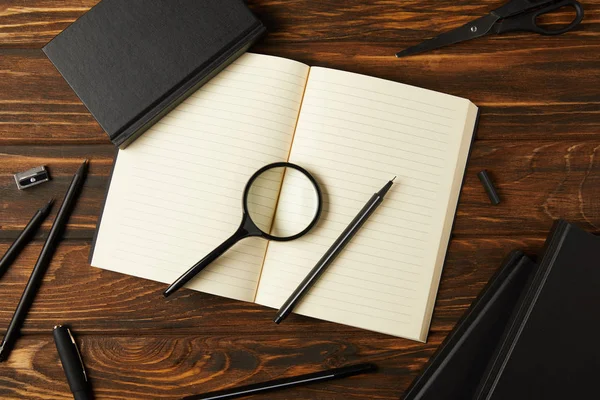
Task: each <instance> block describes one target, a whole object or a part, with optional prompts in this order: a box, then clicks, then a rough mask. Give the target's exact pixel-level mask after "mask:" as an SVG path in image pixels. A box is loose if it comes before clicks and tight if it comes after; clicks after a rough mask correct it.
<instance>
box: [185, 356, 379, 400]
mask: <svg viewBox="0 0 600 400" xmlns="http://www.w3.org/2000/svg"><path fill="white" fill-rule="evenodd" d="M376 370H377V366H376V365H375V364H357V365H350V366H348V367H342V368H336V369H331V370H329V371H321V372H315V373H312V374H306V375H300V376H294V377H291V378H282V379H276V380H274V381H269V382H261V383H255V384H253V385H248V386H241V387H238V388H233V389H227V390H220V391H217V392H211V393H206V394H200V395H196V396H188V397H184V398H183V400H229V399H235V398H237V397H242V396H250V395H253V394H258V393H264V392H271V391H274V390H281V389H287V388H291V387H294V386H300V385H306V384H309V383H317V382H324V381H330V380H332V379H341V378H346V377H349V376H354V375H359V374H365V373H367V372H374V371H376Z"/></svg>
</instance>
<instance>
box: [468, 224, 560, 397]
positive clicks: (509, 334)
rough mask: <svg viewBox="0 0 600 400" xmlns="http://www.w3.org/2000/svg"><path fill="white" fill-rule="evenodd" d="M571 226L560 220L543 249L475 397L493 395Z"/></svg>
mask: <svg viewBox="0 0 600 400" xmlns="http://www.w3.org/2000/svg"><path fill="white" fill-rule="evenodd" d="M569 228H570V225H569V224H568V223H567V222H565V221H562V220H560V221H557V222H556V223H555V224H554V226H553V228H552V231H551V236H550V240H548V241H547V242H546V244H545V246H544V250H543V252H542V254H543V259H542V261H541V262H540V265H539V267H538V269H537V271H536V272H535V273H534V274H532V277H531V279H530V282H529V283H528V284H527V285H526V288H527V289H526V290H525V291H524V292H523V294H522V296H521V298H520V299H519V301H518V302H517V306H516V307H515V310H514V312H513V316H512V317H511V319H510V321H509V323H508V324H507V326H506V329H505V331H504V334H503V335H502V338H501V340H500V344H499V345H498V348H497V349H496V352H495V354H494V356H493V357H492V358H491V359H490V363H489V365H488V367H487V370H486V372H485V373H484V375H483V378H482V380H481V383H480V385H479V388H478V389H477V391H476V394H475V397H474V400H490V399H491V398H492V396H493V394H494V390H495V387H496V385H497V384H498V381H499V380H500V377H501V376H502V373H503V371H504V368H505V366H506V362H507V360H508V359H509V358H510V356H511V354H512V351H513V349H514V344H515V343H516V341H517V340H518V339H519V336H520V334H521V332H522V328H523V326H524V325H525V324H526V323H527V320H528V318H529V315H530V314H531V311H532V310H533V307H534V306H535V303H536V302H537V299H538V297H539V294H540V292H541V291H542V289H543V287H544V284H545V282H546V279H547V278H548V275H549V274H550V272H551V271H552V267H553V266H554V261H555V259H556V257H557V254H558V250H559V249H560V247H561V246H562V243H563V242H564V240H565V238H566V236H567V234H568V232H569Z"/></svg>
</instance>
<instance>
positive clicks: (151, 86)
mask: <svg viewBox="0 0 600 400" xmlns="http://www.w3.org/2000/svg"><path fill="white" fill-rule="evenodd" d="M264 31H265V28H264V26H263V25H262V24H261V22H260V21H259V20H258V19H257V18H256V17H255V16H254V15H253V14H252V12H251V11H250V10H249V9H248V7H247V6H246V5H245V3H244V2H243V1H242V0H201V1H199V0H168V1H166V0H127V1H121V0H103V1H102V2H100V3H99V4H98V5H96V6H95V7H94V8H92V9H91V10H90V11H89V12H88V13H86V14H85V15H83V16H82V17H81V18H79V19H78V20H77V21H76V22H74V23H73V24H72V25H71V26H69V27H68V28H67V29H66V30H65V31H64V32H62V33H61V34H60V35H58V36H57V37H56V38H55V39H53V40H52V41H51V42H50V43H48V44H47V45H46V46H45V47H44V49H43V50H44V52H45V53H46V55H47V56H48V58H49V59H50V60H51V61H52V62H53V63H54V65H55V66H56V68H57V69H58V70H59V71H60V73H61V74H62V75H63V77H64V78H65V79H66V80H67V82H68V83H69V85H71V87H72V88H73V90H74V91H75V93H76V94H77V95H78V96H79V98H80V99H81V100H82V101H83V103H84V104H85V105H86V106H87V108H88V109H89V110H90V112H91V113H92V114H93V116H94V117H95V118H96V120H97V121H98V123H99V124H100V125H101V126H102V128H103V129H104V130H105V131H106V132H107V133H108V136H109V137H110V139H111V141H112V142H113V143H114V144H115V145H117V146H119V147H121V148H124V147H125V146H127V145H128V144H129V143H131V142H132V141H133V140H135V139H136V138H137V137H138V136H139V135H140V134H141V133H143V132H144V131H145V130H146V129H148V128H149V127H150V126H152V125H153V124H154V123H155V122H156V121H157V120H159V119H160V118H161V117H162V116H164V115H165V114H166V113H167V112H169V111H170V110H171V109H172V108H173V107H175V106H176V105H177V104H179V103H180V102H181V101H183V100H184V99H185V98H186V97H187V96H189V95H190V94H191V93H193V92H194V91H195V90H196V89H198V88H199V87H200V86H202V85H203V84H204V83H205V82H207V81H208V80H209V79H210V78H211V77H213V76H214V75H215V74H217V73H218V72H219V71H220V70H222V69H223V68H224V67H225V66H227V65H228V64H230V63H231V62H232V61H233V60H235V59H236V58H237V57H239V56H240V55H241V54H243V53H244V52H245V51H246V50H247V49H248V48H249V47H250V45H251V44H252V43H254V42H255V41H256V40H257V39H258V38H259V37H260V36H261V35H262V34H263V33H264Z"/></svg>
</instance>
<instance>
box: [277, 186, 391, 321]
mask: <svg viewBox="0 0 600 400" xmlns="http://www.w3.org/2000/svg"><path fill="white" fill-rule="evenodd" d="M395 179H396V178H395V177H394V179H392V180H391V181H389V182H388V183H386V184H385V186H384V187H383V188H382V189H381V190H380V191H379V192H377V193H375V194H374V195H373V196H372V197H371V198H370V199H369V201H368V202H367V204H365V206H364V207H363V208H362V210H360V212H359V213H358V214H357V215H356V217H354V219H353V220H352V222H350V224H349V225H348V227H346V229H345V230H344V231H343V232H342V234H341V235H340V236H339V237H338V238H337V239H336V241H335V242H334V243H333V244H332V245H331V247H330V248H329V249H328V250H327V252H325V254H324V255H323V257H321V259H320V260H319V261H318V262H317V264H316V265H315V266H314V267H313V269H312V270H311V271H310V272H309V273H308V275H307V276H306V277H305V278H304V280H303V281H302V282H301V283H300V285H298V287H297V288H296V290H294V292H293V293H292V295H291V296H290V297H289V298H288V299H287V300H286V301H285V303H284V304H283V305H282V306H281V308H280V309H279V311H277V314H276V315H275V318H274V319H273V322H275V323H276V324H279V323H281V322H282V321H283V320H284V319H286V318H287V317H288V315H290V314H291V313H292V311H293V310H294V308H295V307H296V305H297V304H298V303H300V301H301V300H302V298H303V297H304V296H305V295H306V294H307V293H308V291H309V290H310V288H311V287H313V285H314V284H315V283H316V282H317V280H319V278H320V277H321V275H323V273H324V272H325V271H326V270H327V267H329V265H331V263H332V262H333V261H334V260H335V258H336V257H337V256H338V254H340V252H341V251H342V250H343V249H344V247H346V245H347V244H348V243H349V242H350V240H352V238H353V237H354V235H356V232H358V231H359V229H360V228H361V227H362V226H363V225H364V223H365V222H367V220H368V219H369V217H370V216H371V215H372V214H373V213H374V212H375V210H377V207H379V205H380V204H381V203H382V202H383V199H384V197H385V195H386V194H387V192H389V190H390V189H391V187H392V185H393V184H394V180H395Z"/></svg>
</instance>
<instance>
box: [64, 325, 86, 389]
mask: <svg viewBox="0 0 600 400" xmlns="http://www.w3.org/2000/svg"><path fill="white" fill-rule="evenodd" d="M66 329H67V333H68V334H69V337H70V338H71V342H73V346H75V350H76V351H77V357H79V365H81V370H82V371H83V377H84V378H85V381H86V382H87V381H88V377H87V372H85V366H84V365H83V358H81V353H80V352H79V347H78V346H77V343H76V342H75V338H74V337H73V335H72V334H71V330H70V329H69V328H66Z"/></svg>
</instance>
